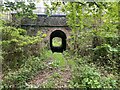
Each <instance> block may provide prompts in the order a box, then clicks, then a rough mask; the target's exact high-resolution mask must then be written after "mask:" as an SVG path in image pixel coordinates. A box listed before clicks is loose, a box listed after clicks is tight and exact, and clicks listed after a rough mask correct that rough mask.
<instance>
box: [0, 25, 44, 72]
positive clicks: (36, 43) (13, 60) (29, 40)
mask: <svg viewBox="0 0 120 90" xmlns="http://www.w3.org/2000/svg"><path fill="white" fill-rule="evenodd" d="M0 33H2V41H1V44H2V56H3V58H4V60H3V71H5V70H6V69H7V68H10V69H11V68H18V67H19V66H20V65H21V64H22V63H23V59H25V58H26V59H27V58H28V57H29V56H38V55H40V52H39V51H40V50H41V47H40V42H41V40H42V38H41V37H40V36H28V35H27V32H26V30H24V29H20V28H14V27H10V26H8V27H1V30H0Z"/></svg>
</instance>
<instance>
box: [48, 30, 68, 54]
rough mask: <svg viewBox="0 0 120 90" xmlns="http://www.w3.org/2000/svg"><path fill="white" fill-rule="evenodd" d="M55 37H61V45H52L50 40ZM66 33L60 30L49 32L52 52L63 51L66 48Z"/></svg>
mask: <svg viewBox="0 0 120 90" xmlns="http://www.w3.org/2000/svg"><path fill="white" fill-rule="evenodd" d="M55 37H59V38H61V39H62V45H61V46H57V47H56V46H53V45H52V40H53V38H55ZM66 38H67V36H66V33H65V32H63V31H62V30H54V31H53V32H52V33H51V34H50V48H51V50H52V52H61V53H62V52H63V51H65V50H66Z"/></svg>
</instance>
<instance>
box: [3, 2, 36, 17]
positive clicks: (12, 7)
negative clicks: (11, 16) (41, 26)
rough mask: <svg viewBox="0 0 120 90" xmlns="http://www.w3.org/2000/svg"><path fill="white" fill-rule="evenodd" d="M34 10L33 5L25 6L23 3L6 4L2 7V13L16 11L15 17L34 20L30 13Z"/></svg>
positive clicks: (33, 15)
mask: <svg viewBox="0 0 120 90" xmlns="http://www.w3.org/2000/svg"><path fill="white" fill-rule="evenodd" d="M34 9H36V8H35V4H34V3H29V4H28V5H26V4H25V2H6V3H4V7H3V10H4V11H16V17H19V18H25V17H28V18H33V19H35V18H36V15H35V14H33V11H32V10H34Z"/></svg>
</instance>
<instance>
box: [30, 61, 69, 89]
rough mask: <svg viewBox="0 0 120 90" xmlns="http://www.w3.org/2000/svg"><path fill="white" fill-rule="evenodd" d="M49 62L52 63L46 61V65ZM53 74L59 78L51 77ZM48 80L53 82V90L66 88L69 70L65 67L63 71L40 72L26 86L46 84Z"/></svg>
mask: <svg viewBox="0 0 120 90" xmlns="http://www.w3.org/2000/svg"><path fill="white" fill-rule="evenodd" d="M50 62H52V60H49V61H47V63H46V64H48V63H50ZM48 67H49V66H48ZM55 73H57V74H59V76H60V78H55V77H52V76H54V74H55ZM49 79H51V80H53V82H54V83H55V88H61V87H63V88H66V87H67V86H68V84H69V80H70V79H71V70H70V68H69V66H68V65H67V66H65V67H64V69H61V68H46V69H45V70H42V71H40V72H39V73H38V74H37V75H36V76H35V77H34V78H33V79H32V80H31V81H29V82H28V84H30V85H36V86H40V85H42V84H45V83H47V82H48V81H49Z"/></svg>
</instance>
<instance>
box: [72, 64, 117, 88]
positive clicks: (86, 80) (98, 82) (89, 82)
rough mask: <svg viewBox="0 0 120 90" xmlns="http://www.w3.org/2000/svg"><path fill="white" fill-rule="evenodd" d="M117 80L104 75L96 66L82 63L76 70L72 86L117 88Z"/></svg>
mask: <svg viewBox="0 0 120 90" xmlns="http://www.w3.org/2000/svg"><path fill="white" fill-rule="evenodd" d="M116 81H117V80H116V79H114V78H113V77H110V76H109V77H103V76H102V75H101V74H100V73H99V71H98V70H96V69H95V67H94V66H88V65H83V66H82V65H81V66H78V67H77V68H76V69H75V70H74V77H73V79H72V80H71V81H70V87H72V88H73V87H74V88H116V87H117V86H116V85H117V82H116Z"/></svg>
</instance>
